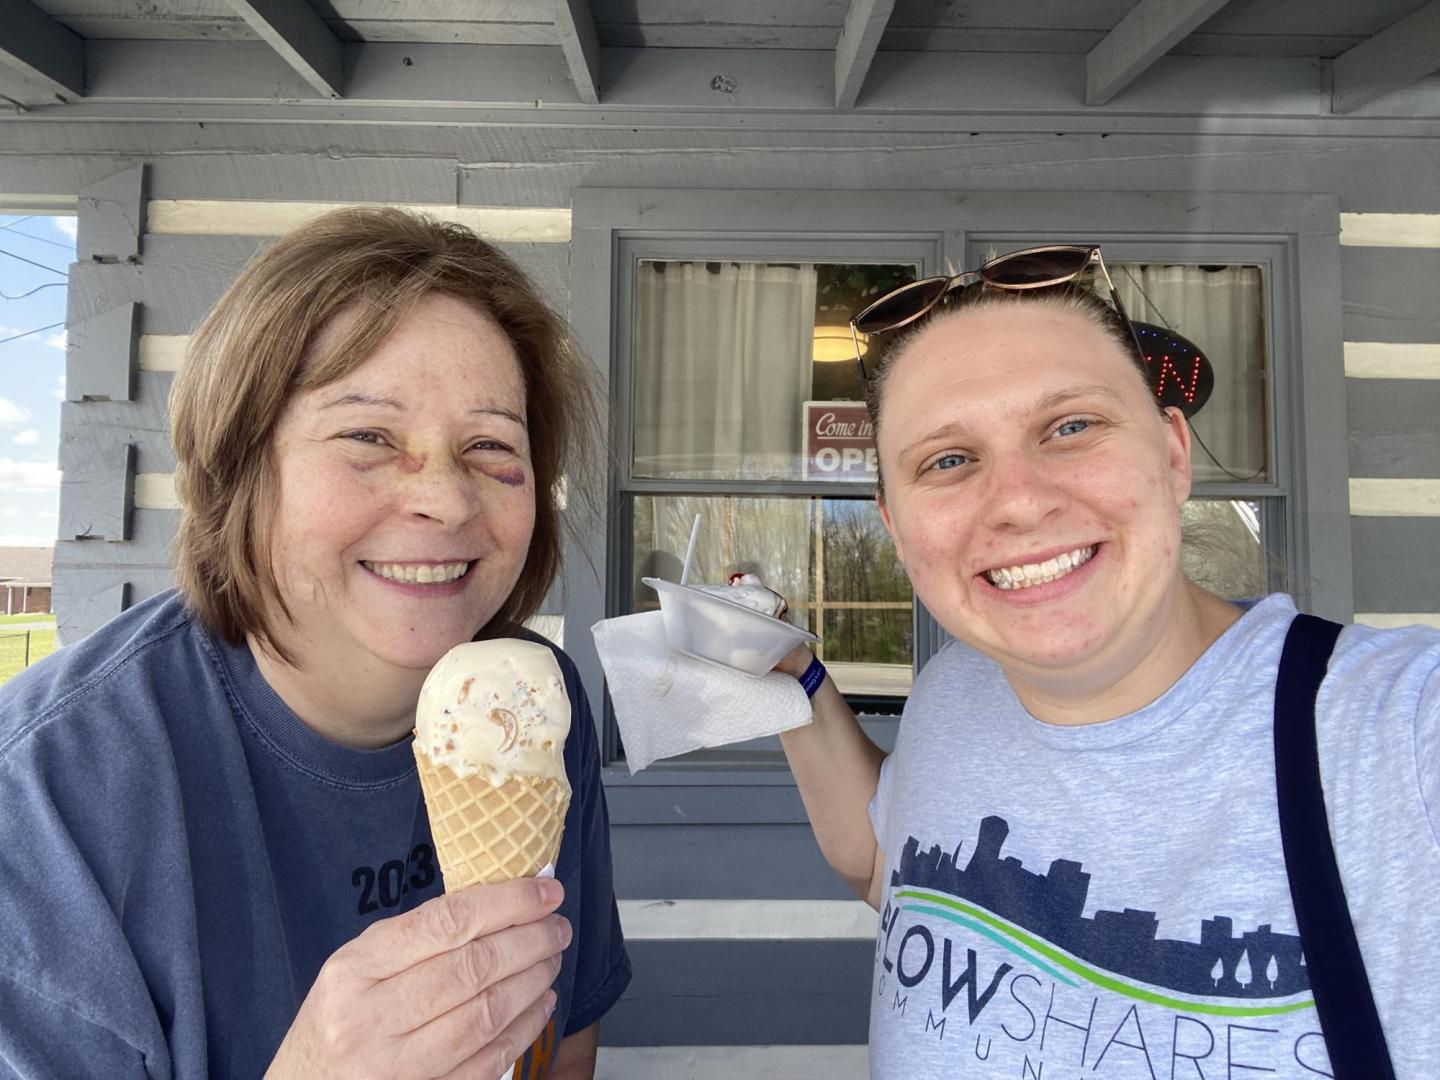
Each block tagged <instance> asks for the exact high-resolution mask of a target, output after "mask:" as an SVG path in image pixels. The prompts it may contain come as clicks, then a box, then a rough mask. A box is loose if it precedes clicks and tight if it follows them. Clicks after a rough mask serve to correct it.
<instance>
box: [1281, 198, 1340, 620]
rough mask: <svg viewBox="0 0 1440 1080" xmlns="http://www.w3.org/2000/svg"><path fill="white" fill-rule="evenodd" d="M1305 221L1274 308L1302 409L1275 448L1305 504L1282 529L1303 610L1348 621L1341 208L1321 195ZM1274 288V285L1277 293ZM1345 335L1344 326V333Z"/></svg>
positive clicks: (1291, 510) (1292, 503)
mask: <svg viewBox="0 0 1440 1080" xmlns="http://www.w3.org/2000/svg"><path fill="white" fill-rule="evenodd" d="M1308 216H1309V220H1308V221H1305V222H1304V223H1303V224H1301V225H1300V226H1299V227H1298V229H1297V231H1298V234H1299V235H1298V236H1297V237H1296V238H1295V242H1294V250H1295V260H1294V266H1295V278H1296V280H1295V286H1296V287H1295V289H1294V291H1293V293H1287V294H1286V297H1285V299H1286V301H1287V302H1285V303H1283V304H1282V305H1280V306H1279V311H1278V312H1277V315H1278V317H1279V318H1282V319H1287V320H1290V325H1289V327H1288V328H1289V330H1290V332H1291V335H1292V338H1291V340H1293V341H1294V342H1295V350H1294V358H1295V359H1297V360H1298V361H1299V370H1298V371H1296V372H1294V375H1295V388H1296V392H1298V393H1299V394H1300V395H1301V396H1300V398H1299V400H1300V401H1301V402H1303V407H1302V408H1294V407H1292V408H1291V409H1290V410H1289V417H1290V421H1291V422H1290V424H1289V425H1288V431H1289V433H1290V435H1289V445H1288V446H1281V447H1279V448H1278V450H1279V453H1281V454H1284V455H1285V456H1286V458H1287V459H1288V461H1289V462H1290V467H1291V469H1292V470H1293V474H1294V476H1295V480H1296V484H1297V485H1298V488H1297V490H1298V491H1299V492H1303V498H1294V499H1291V500H1289V503H1288V506H1287V511H1288V516H1289V521H1288V523H1287V528H1288V529H1289V530H1290V532H1291V535H1292V536H1298V537H1302V538H1303V542H1302V543H1299V544H1297V545H1294V547H1295V549H1296V550H1295V554H1294V562H1293V566H1292V569H1291V591H1292V592H1293V593H1294V594H1295V595H1296V597H1297V599H1298V600H1299V601H1300V602H1301V603H1302V604H1304V605H1305V607H1306V610H1308V611H1310V612H1312V613H1314V614H1316V615H1320V616H1321V617H1323V618H1327V619H1334V620H1336V621H1339V622H1344V621H1348V620H1349V618H1350V616H1351V615H1353V614H1354V613H1355V611H1356V610H1357V609H1356V607H1355V597H1354V593H1353V590H1352V588H1351V585H1352V579H1351V575H1349V574H1347V573H1345V567H1347V566H1350V565H1351V561H1352V550H1351V544H1350V535H1351V534H1350V531H1349V530H1348V529H1346V528H1345V524H1346V521H1347V520H1348V518H1349V515H1350V487H1349V475H1348V474H1349V459H1348V456H1347V454H1346V450H1345V446H1344V445H1343V443H1342V442H1341V440H1340V439H1339V437H1338V435H1339V433H1340V432H1341V431H1344V430H1345V385H1346V381H1345V356H1344V344H1343V343H1344V341H1345V340H1348V339H1347V338H1346V337H1344V336H1342V326H1341V296H1342V295H1343V294H1344V288H1345V287H1346V285H1347V284H1348V281H1349V279H1348V278H1347V277H1346V276H1345V275H1344V274H1343V272H1342V266H1343V262H1342V260H1343V257H1344V252H1345V251H1346V250H1347V249H1345V248H1342V247H1340V245H1339V241H1338V237H1337V235H1336V226H1337V224H1338V218H1339V207H1338V206H1337V205H1336V200H1335V199H1334V198H1333V197H1331V198H1324V197H1320V196H1316V197H1314V198H1313V199H1312V200H1310V214H1309V215H1308ZM1279 287H1280V283H1276V282H1272V283H1271V288H1272V289H1278V288H1279ZM1346 330H1348V327H1347V328H1346Z"/></svg>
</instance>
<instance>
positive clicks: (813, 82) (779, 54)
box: [36, 40, 1440, 134]
mask: <svg viewBox="0 0 1440 1080" xmlns="http://www.w3.org/2000/svg"><path fill="white" fill-rule="evenodd" d="M344 50H345V55H346V71H347V81H346V99H344V100H342V101H316V100H313V96H314V92H313V90H312V89H311V88H310V87H309V85H308V84H307V83H306V82H305V80H304V79H302V78H300V76H298V75H297V74H295V72H294V71H293V70H291V69H290V67H289V66H288V65H287V64H285V63H284V61H283V60H281V59H280V58H279V57H278V56H276V55H275V54H274V53H273V52H272V51H270V50H269V49H268V47H267V46H266V45H264V44H263V43H259V42H255V43H250V42H243V41H223V42H208V41H172V42H163V41H113V40H112V41H107V40H95V41H91V42H90V43H89V44H88V46H87V62H88V65H89V67H88V71H89V74H88V76H87V78H88V80H89V84H88V89H87V95H86V99H85V100H84V101H82V102H77V103H72V104H69V105H65V106H55V107H54V108H63V113H64V116H65V118H66V119H77V118H84V117H86V116H109V117H117V116H123V117H125V118H127V119H132V120H133V119H143V118H146V117H150V118H154V119H170V120H174V119H178V118H189V119H194V120H204V121H210V120H216V121H218V120H222V119H224V120H226V121H238V120H243V119H246V118H250V119H257V120H263V119H265V118H267V117H269V116H271V115H272V110H273V108H274V105H273V104H272V103H273V102H275V101H276V100H277V99H279V100H283V101H285V102H286V106H285V116H286V119H287V120H290V121H296V120H320V121H324V120H331V121H343V122H354V121H355V120H357V119H361V118H363V119H370V120H385V121H387V122H400V123H409V124H415V123H426V124H436V123H440V124H453V123H486V124H495V123H500V124H506V123H514V122H515V120H516V116H515V112H514V110H515V109H517V108H519V109H523V110H526V112H527V114H533V115H527V116H526V120H527V122H537V123H563V124H567V125H569V124H575V123H581V124H591V125H594V124H596V123H597V122H600V121H601V120H602V119H603V118H602V117H601V116H600V115H597V114H599V113H600V112H601V111H602V110H599V109H597V108H596V107H595V106H590V105H586V104H585V103H584V102H582V101H581V100H580V98H579V95H578V94H577V92H576V90H575V87H574V84H573V82H572V81H571V77H570V71H569V67H568V65H567V64H566V63H565V59H564V55H563V53H562V52H561V51H560V50H558V49H556V48H554V47H553V46H551V47H544V46H526V45H510V46H488V45H454V44H424V43H414V44H411V43H396V42H362V43H354V44H347V45H345V46H344ZM1320 65H1321V61H1320V60H1319V59H1318V58H1316V57H1305V56H1302V57H1288V56H1277V57H1264V58H1257V57H1253V56H1240V57H1236V56H1171V57H1170V58H1168V59H1167V61H1166V72H1165V77H1164V78H1152V79H1146V80H1144V81H1143V83H1142V84H1140V85H1137V86H1135V87H1133V88H1132V92H1131V93H1129V94H1127V95H1126V99H1125V102H1124V103H1123V104H1124V109H1123V111H1122V110H1118V109H1114V108H1113V107H1112V106H1100V107H1094V106H1086V105H1085V103H1084V102H1085V86H1086V62H1085V58H1084V56H1082V55H1079V54H1070V55H1063V54H1062V55H1056V54H1048V55H1047V54H1028V53H1003V54H1002V53H979V52H977V53H973V54H969V55H968V56H967V59H966V62H965V63H956V62H955V59H954V58H953V56H951V55H949V54H944V53H934V52H893V51H885V50H880V51H878V52H877V53H876V54H875V59H874V63H873V65H872V66H871V70H870V75H869V78H868V85H869V86H870V90H871V94H870V96H867V98H866V103H865V109H863V110H860V113H861V114H864V113H865V112H866V111H867V110H871V111H875V112H880V113H885V114H890V115H886V116H885V117H884V120H885V126H886V127H887V128H892V129H893V128H895V127H896V126H897V124H896V119H897V117H904V118H905V119H904V121H903V122H902V123H901V124H900V125H898V126H900V127H906V126H909V125H911V124H915V123H925V124H927V126H928V127H929V129H931V130H947V129H951V130H953V129H954V128H955V127H957V126H960V125H957V124H956V123H955V122H954V120H953V119H949V118H952V117H959V116H967V117H975V118H977V119H978V118H982V117H991V118H992V121H991V122H992V123H993V122H994V120H995V119H998V118H1000V117H1004V118H1005V121H1004V122H1005V124H1006V125H1007V126H1008V125H1013V123H1014V122H1015V121H1014V119H1013V117H1014V116H1029V117H1031V118H1032V123H1033V124H1034V126H1035V127H1036V128H1039V129H1041V130H1044V129H1047V128H1048V129H1049V130H1056V129H1057V128H1064V127H1067V126H1069V125H1070V124H1077V123H1078V124H1081V125H1089V126H1090V127H1091V129H1092V130H1112V128H1113V123H1112V122H1111V121H1113V120H1114V119H1115V118H1117V117H1121V116H1122V115H1123V119H1122V120H1120V124H1121V128H1120V129H1121V130H1124V129H1126V128H1129V127H1132V126H1133V125H1136V124H1139V123H1141V122H1142V121H1143V119H1144V118H1145V117H1147V116H1148V118H1149V123H1150V124H1151V126H1152V127H1153V126H1154V125H1155V124H1159V125H1161V126H1162V127H1163V128H1164V129H1167V130H1190V131H1197V132H1198V131H1209V130H1214V127H1215V124H1216V123H1217V122H1220V121H1219V118H1220V117H1230V118H1233V119H1232V120H1231V121H1229V122H1235V121H1236V120H1246V119H1250V120H1264V121H1267V122H1275V121H1288V122H1289V123H1290V124H1291V125H1292V127H1291V130H1292V133H1296V134H1300V133H1314V131H1316V130H1317V128H1316V123H1317V122H1318V123H1331V124H1333V125H1334V127H1333V130H1335V131H1342V130H1345V128H1344V119H1345V118H1336V117H1334V116H1333V114H1332V113H1331V111H1330V104H1331V101H1330V95H1329V93H1328V92H1327V89H1326V88H1325V87H1324V86H1323V85H1322V84H1323V80H1322V78H1321V68H1320ZM600 71H601V81H602V82H603V83H604V85H605V88H606V91H605V97H606V105H607V107H620V108H625V109H629V108H630V107H641V108H643V109H645V110H646V111H647V114H648V115H646V116H645V117H643V121H644V123H645V124H646V125H647V126H651V127H670V126H674V125H675V124H676V123H677V122H680V118H681V117H685V118H687V120H688V124H689V125H690V126H697V125H698V126H702V127H703V126H716V125H726V124H728V125H732V126H742V125H743V126H744V127H746V128H747V129H753V128H754V127H756V126H759V124H760V117H761V114H765V113H770V114H771V115H769V116H767V117H766V118H765V121H764V123H765V125H766V126H771V127H775V128H781V129H786V128H793V127H795V126H796V124H795V118H794V115H793V114H794V112H796V111H799V112H801V113H805V114H820V115H815V116H813V117H812V118H811V119H812V122H814V121H819V120H821V118H822V115H823V117H824V119H825V121H826V122H827V123H828V124H829V125H830V126H831V127H832V129H833V130H864V129H865V128H866V127H868V126H871V125H873V124H874V123H875V121H876V120H877V119H879V117H875V116H871V117H869V119H868V120H866V119H862V117H861V116H856V117H849V116H848V115H847V114H845V113H837V112H836V111H835V108H834V105H835V94H834V90H835V80H834V76H835V63H834V56H833V54H831V53H827V52H824V51H820V50H813V49H811V50H802V49H792V50H775V49H652V48H641V49H623V48H607V49H602V50H601V56H600ZM1410 89H1411V90H1413V91H1414V92H1413V93H1412V92H1409V91H1407V92H1403V93H1396V94H1392V95H1387V96H1386V97H1384V98H1383V99H1381V100H1377V101H1376V102H1373V103H1371V104H1369V105H1367V106H1365V107H1364V108H1363V110H1361V111H1358V112H1357V113H1356V114H1355V115H1363V116H1365V117H1367V118H1372V117H1373V118H1396V119H1402V118H1424V119H1427V120H1429V121H1430V122H1431V124H1432V126H1433V124H1434V123H1435V122H1437V121H1440V103H1437V101H1436V100H1435V98H1434V95H1433V93H1431V92H1430V89H1431V88H1429V87H1427V86H1425V85H1422V84H1418V83H1417V84H1415V85H1414V86H1413V87H1411V88H1410ZM307 99H308V100H307ZM357 102H362V103H364V105H363V108H361V109H359V110H358V111H357V109H356V105H355V103H357ZM36 111H37V112H38V113H40V114H41V115H46V114H47V113H49V112H52V111H53V109H50V108H43V109H38V110H36ZM712 112H714V113H715V114H716V115H714V116H708V115H706V114H709V113H712ZM609 116H610V117H612V122H614V121H617V120H618V121H619V122H620V123H622V124H623V123H625V122H626V120H630V122H631V123H632V124H633V123H634V120H633V119H631V118H628V117H624V118H622V117H619V116H616V115H614V114H613V113H611V114H609ZM782 118H783V119H782ZM1057 121H1059V122H1058V123H1057ZM968 126H970V127H974V122H972V123H970V124H969V125H968ZM1319 130H1324V128H1323V127H1322V128H1320V129H1319Z"/></svg>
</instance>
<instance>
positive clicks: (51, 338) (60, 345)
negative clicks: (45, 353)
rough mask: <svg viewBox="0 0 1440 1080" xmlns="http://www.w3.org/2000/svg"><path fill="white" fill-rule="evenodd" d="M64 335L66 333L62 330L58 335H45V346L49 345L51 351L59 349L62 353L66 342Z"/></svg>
mask: <svg viewBox="0 0 1440 1080" xmlns="http://www.w3.org/2000/svg"><path fill="white" fill-rule="evenodd" d="M65 334H66V332H65V331H64V330H61V331H60V332H59V333H58V334H46V335H45V344H46V345H49V346H50V348H52V349H59V350H60V351H61V352H64V351H65V342H66V340H67V339H66V336H65Z"/></svg>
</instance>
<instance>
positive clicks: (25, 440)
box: [11, 427, 40, 446]
mask: <svg viewBox="0 0 1440 1080" xmlns="http://www.w3.org/2000/svg"><path fill="white" fill-rule="evenodd" d="M39 441H40V432H38V431H36V430H35V429H34V428H33V427H32V428H26V429H25V430H24V431H22V432H20V434H19V435H16V436H15V438H14V439H12V440H11V442H13V443H14V444H15V445H16V446H34V445H35V444H36V443H37V442H39Z"/></svg>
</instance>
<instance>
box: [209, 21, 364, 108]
mask: <svg viewBox="0 0 1440 1080" xmlns="http://www.w3.org/2000/svg"><path fill="white" fill-rule="evenodd" d="M229 3H230V6H231V7H232V8H234V9H235V12H236V14H238V15H239V16H240V17H241V18H242V19H244V20H245V23H246V25H247V26H249V27H250V29H251V30H253V31H255V33H256V34H257V35H259V37H260V39H261V40H262V41H264V42H265V43H266V44H267V45H269V46H270V47H271V48H272V49H274V50H275V52H276V53H277V54H278V55H279V56H280V58H281V59H282V60H284V61H285V62H286V63H287V64H289V65H290V66H291V67H292V68H293V69H294V70H295V72H296V74H298V75H299V76H300V77H301V78H302V79H304V80H305V81H306V82H307V83H309V84H310V86H311V87H312V88H313V89H314V91H315V92H316V93H317V94H319V95H320V96H321V97H327V98H338V97H341V96H343V93H344V90H343V88H344V85H345V71H344V59H343V57H342V55H341V50H340V42H339V41H338V40H337V39H336V37H335V35H334V34H332V33H331V32H330V28H329V27H328V26H326V25H325V24H324V23H323V22H322V21H321V20H320V16H318V15H316V14H315V9H314V8H312V7H311V6H310V3H309V0H229Z"/></svg>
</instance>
